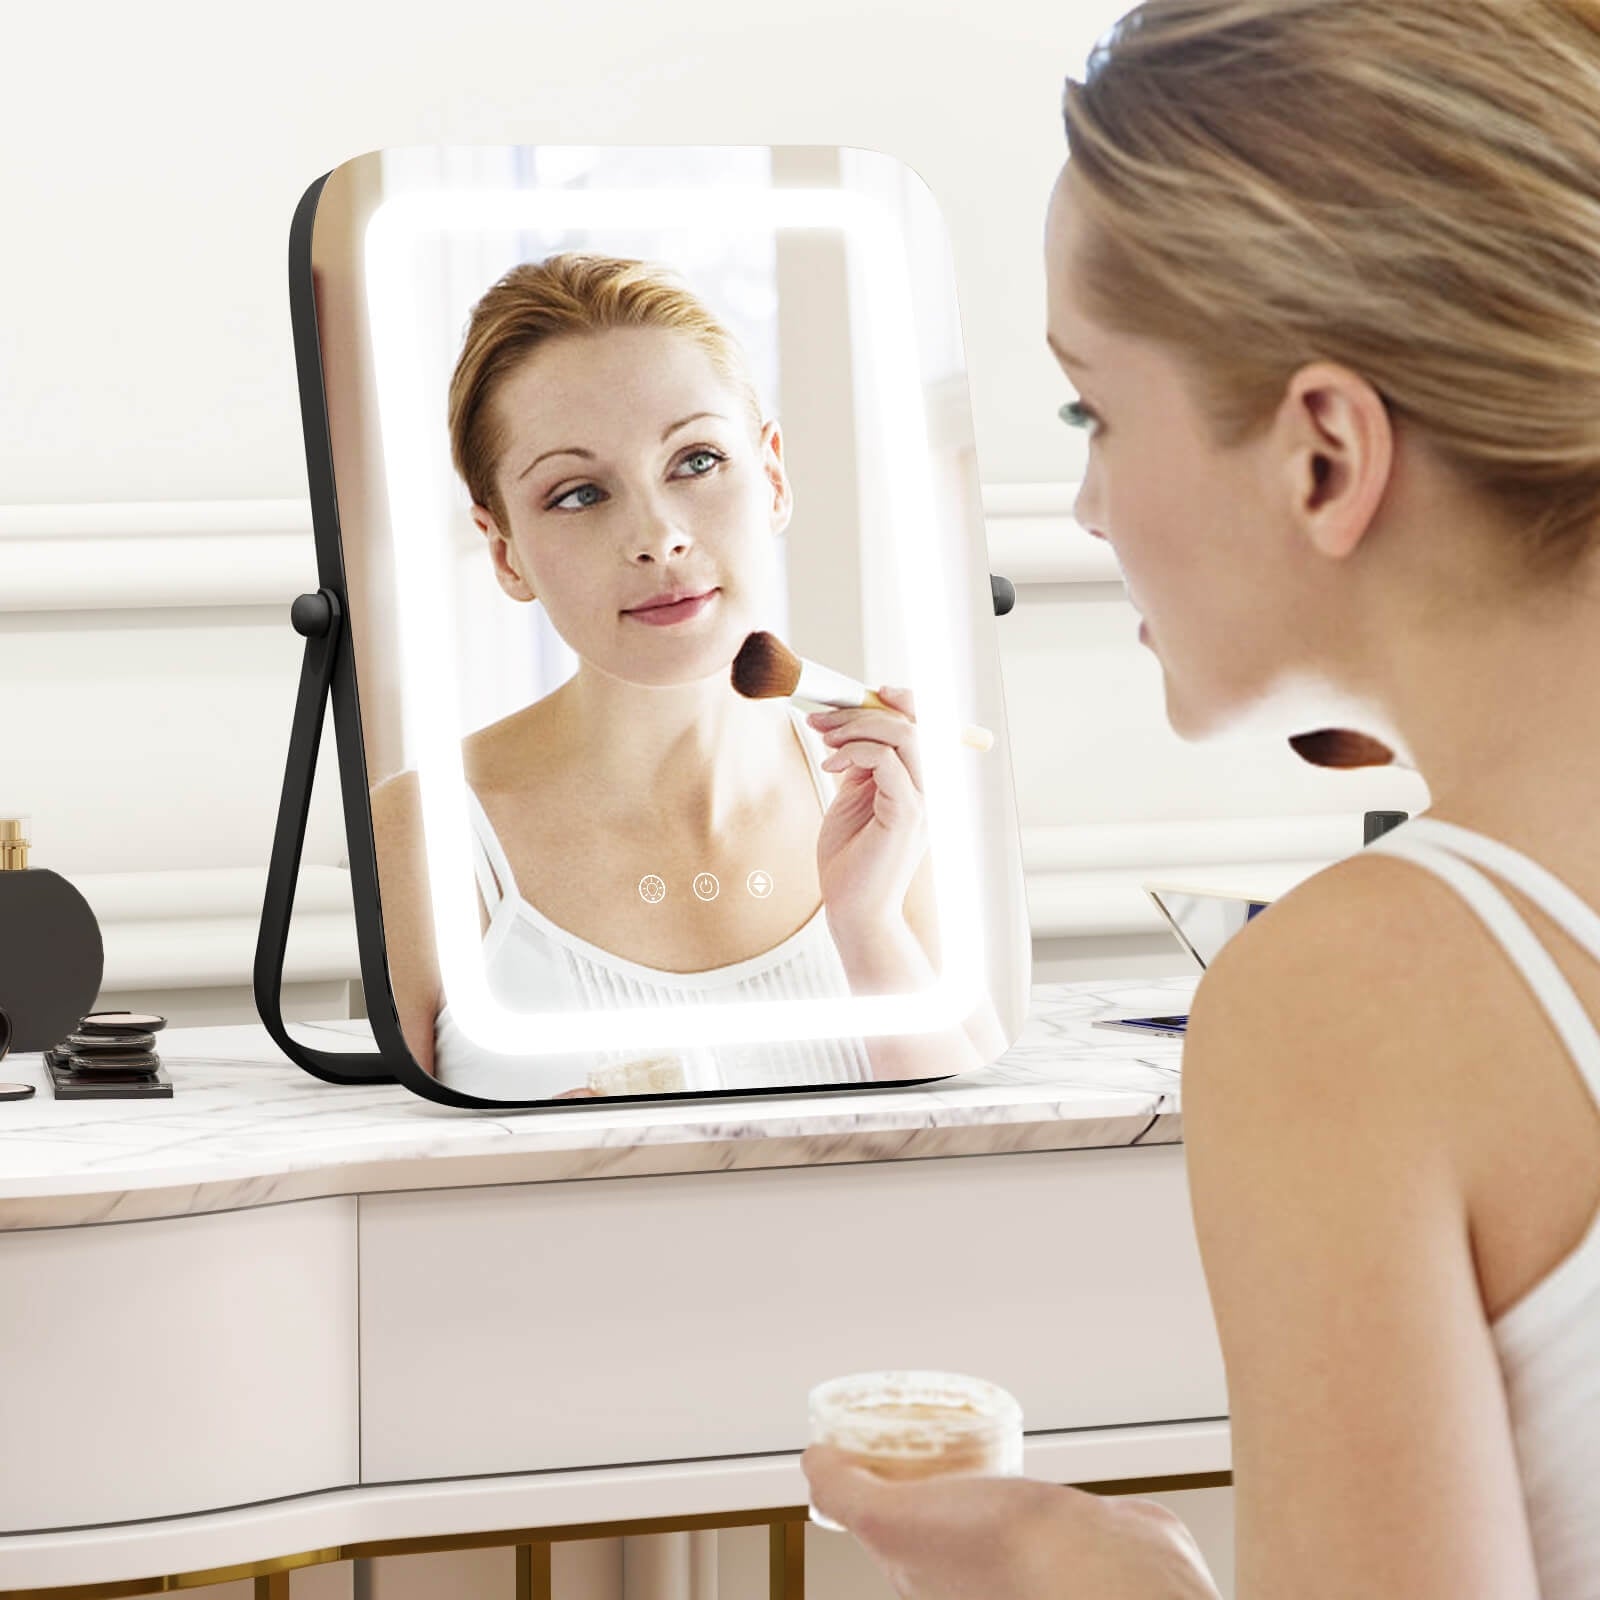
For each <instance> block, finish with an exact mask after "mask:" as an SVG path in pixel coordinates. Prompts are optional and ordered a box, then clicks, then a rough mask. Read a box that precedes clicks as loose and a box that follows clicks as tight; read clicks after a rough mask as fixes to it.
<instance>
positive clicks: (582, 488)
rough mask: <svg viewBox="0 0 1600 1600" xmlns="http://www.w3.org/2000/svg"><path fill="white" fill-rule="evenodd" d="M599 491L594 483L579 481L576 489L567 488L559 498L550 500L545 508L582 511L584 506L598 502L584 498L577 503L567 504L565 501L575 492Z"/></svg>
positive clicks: (595, 492)
mask: <svg viewBox="0 0 1600 1600" xmlns="http://www.w3.org/2000/svg"><path fill="white" fill-rule="evenodd" d="M599 493H600V489H599V488H598V487H597V486H596V485H595V484H592V483H580V484H579V485H578V487H577V488H576V489H568V490H567V492H566V493H565V494H564V495H562V496H561V498H560V499H559V500H552V501H551V502H550V504H549V505H548V506H547V507H546V508H545V509H546V510H547V511H563V510H564V511H582V510H583V508H584V507H585V506H594V505H599V503H600V502H599V501H598V500H585V501H583V502H581V503H580V504H579V505H575V506H569V505H568V504H567V501H569V500H570V499H571V498H572V497H573V496H574V495H575V494H596V495H598V494H599Z"/></svg>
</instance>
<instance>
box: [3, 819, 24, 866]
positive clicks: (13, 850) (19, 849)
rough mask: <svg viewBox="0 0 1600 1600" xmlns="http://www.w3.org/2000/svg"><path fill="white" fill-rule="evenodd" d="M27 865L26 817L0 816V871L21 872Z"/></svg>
mask: <svg viewBox="0 0 1600 1600" xmlns="http://www.w3.org/2000/svg"><path fill="white" fill-rule="evenodd" d="M27 865H28V819H27V818H26V817H0V872H21V871H23V870H25V869H26V867H27Z"/></svg>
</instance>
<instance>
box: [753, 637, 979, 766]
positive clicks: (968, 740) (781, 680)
mask: <svg viewBox="0 0 1600 1600" xmlns="http://www.w3.org/2000/svg"><path fill="white" fill-rule="evenodd" d="M733 687H734V688H735V689H736V690H737V691H738V692H739V693H740V694H742V695H743V696H744V697H745V699H746V700H797V701H800V702H802V703H804V704H806V705H811V706H815V707H816V708H817V709H818V710H819V711H823V710H833V711H839V710H847V709H849V708H851V707H853V706H881V705H885V704H886V702H885V701H883V700H880V699H879V698H878V696H877V695H875V694H874V693H873V692H872V690H870V689H868V688H867V687H866V686H865V685H864V684H859V683H857V682H856V680H855V679H854V678H848V677H846V676H845V675H844V673H842V672H835V671H834V670H833V669H832V668H831V667H822V666H818V665H817V663H816V662H815V661H807V660H806V658H805V657H804V656H797V655H796V654H795V653H794V651H793V650H791V649H790V648H789V647H788V645H786V644H785V643H784V642H783V640H782V639H780V638H779V637H778V636H777V634H775V633H752V634H750V635H748V636H747V637H746V639H745V641H744V643H743V644H742V645H740V646H739V653H738V655H736V656H735V657H734V658H733ZM889 709H891V710H892V709H893V707H890V708H889ZM961 742H962V744H964V745H969V746H971V748H972V749H974V750H987V749H988V748H989V747H990V746H991V745H992V744H993V743H994V735H993V734H992V733H990V732H989V730H988V729H987V728H978V727H967V728H963V729H962V730H961Z"/></svg>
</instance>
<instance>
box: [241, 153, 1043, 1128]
mask: <svg viewBox="0 0 1600 1600" xmlns="http://www.w3.org/2000/svg"><path fill="white" fill-rule="evenodd" d="M290 288H291V305H292V311H293V321H294V336H295V348H296V359H297V364H298V369H299V376H300V390H301V406H302V412H303V416H304V422H305V434H306V444H307V462H308V469H309V477H310V484H311V497H312V510H313V519H314V523H315V530H316V544H317V559H318V570H319V581H320V588H319V590H318V591H317V593H316V594H314V595H313V594H308V595H303V596H301V598H300V599H299V600H298V601H297V602H296V603H295V608H294V612H293V622H294V626H295V627H296V628H297V629H298V630H299V631H300V632H301V633H302V634H304V635H305V637H306V640H307V644H306V657H305V668H304V672H303V676H302V683H301V694H300V701H299V705H298V707H297V713H296V718H295V725H294V730H293V734H292V736H291V749H290V758H289V766H288V772H287V775H286V779H285V788H284V797H283V804H282V808H281V811H280V819H279V829H278V838H277V840H276V843H275V849H274V855H273V863H272V869H271V874H270V881H269V889H268V895H267V901H266V905H265V907H264V913H263V923H262V937H261V943H260V946H259V948H258V952H257V965H256V996H257V1005H258V1008H259V1009H260V1011H261V1014H262V1018H263V1021H264V1022H265V1023H266V1025H267V1026H268V1028H269V1029H270V1030H272V1032H273V1034H274V1037H275V1038H276V1039H277V1041H278V1043H279V1044H280V1045H281V1046H282V1047H283V1049H284V1050H285V1051H286V1052H287V1053H288V1054H289V1055H290V1056H291V1058H292V1059H295V1060H296V1061H298V1062H300V1063H301V1064H302V1065H303V1066H305V1067H306V1068H307V1070H309V1071H311V1072H313V1073H316V1074H317V1075H318V1076H321V1077H325V1078H328V1079H330V1080H332V1081H337V1082H352V1081H370V1080H372V1079H394V1080H397V1081H399V1082H402V1083H405V1084H407V1085H408V1086H409V1087H411V1088H413V1089H415V1090H417V1091H418V1092H419V1093H422V1094H425V1095H428V1096H429V1097H430V1098H433V1099H437V1100H443V1101H447V1102H450V1103H454V1104H461V1105H507V1104H512V1105H534V1104H547V1103H552V1102H557V1101H575V1102H581V1103H589V1104H593V1103H595V1100H596V1098H602V1099H603V1098H609V1097H612V1096H618V1095H621V1096H637V1095H649V1096H674V1095H676V1096H682V1095H705V1094H713V1095H715V1094H724V1095H725V1094H747V1093H771V1092H797V1091H805V1090H818V1089H828V1090H830V1091H837V1090H838V1089H840V1088H843V1087H850V1086H862V1087H871V1086H873V1085H879V1086H881V1085H882V1084H884V1083H886V1082H887V1083H907V1082H921V1081H927V1080H930V1079H934V1078H939V1077H944V1076H948V1075H950V1074H952V1073H954V1072H958V1071H961V1070H965V1069H968V1068H973V1067H977V1066H980V1065H983V1064H986V1063H987V1062H988V1061H991V1060H993V1059H994V1058H995V1057H996V1056H997V1055H999V1054H1000V1053H1001V1052H1002V1051H1003V1050H1004V1049H1005V1048H1006V1046H1007V1045H1008V1044H1009V1043H1010V1041H1011V1040H1012V1039H1014V1038H1015V1037H1016V1034H1017V1033H1018V1031H1019V1030H1020V1028H1021V1024H1022V1019H1023V1016H1024V1013H1025V1010H1026V1003H1027V991H1028V979H1029V968H1030V942H1029V935H1028V926H1027V916H1026V906H1025V902H1024V898H1023V887H1022V870H1021V859H1020V849H1019V839H1018V828H1017V816H1016V807H1015V801H1014V797H1013V793H1012V780H1011V767H1010V757H1009V752H1008V748H1007V743H1006V728H1005V711H1004V706H1003V701H1002V692H1001V682H1000V669H999V657H998V647H997V639H996V622H995V613H996V610H998V609H1004V605H1005V602H1004V600H1003V599H1002V595H1003V594H1004V593H1005V591H1006V589H1007V587H1008V586H1006V585H1005V584H1004V582H1003V580H993V581H992V580H991V575H990V573H989V570H988V562H987V553H986V546H985V539H984V528H983V519H982V512H981V504H980V498H979V480H978V472H977V465H976V459H975V453H974V449H973V441H972V431H971V413H970V405H969V400H968V394H967V380H966V373H965V366H964V359H963V355H962V346H961V335H960V325H959V320H958V316H957V310H956V299H955V283H954V272H953V266H952V261H951V256H950V250H949V244H948V239H947V237H946V234H945V230H944V227H943V223H942V221H941V219H940V217H939V215H938V212H937V208H936V206H935V205H934V202H933V200H932V198H931V196H930V195H929V193H928V191H927V189H926V187H925V186H924V185H923V184H922V183H921V181H920V180H919V179H918V178H917V177H916V176H915V175H914V174H913V173H911V172H910V171H909V170H908V169H907V168H906V167H904V166H903V165H902V164H900V163H899V162H896V161H894V160H892V159H890V158H888V157H886V156H882V155H878V154H876V153H873V152H870V151H862V150H853V149H840V148H832V147H765V146H757V147H705V148H691V147H667V148H663V147H602V148H590V147H584V148H577V147H570V146H537V147H515V148H420V149H401V150H386V151H381V152H377V153H374V154H371V155H366V156H362V157H359V158H357V159H355V160H353V161H350V162H347V163H345V164H344V165H343V166H341V167H339V168H338V169H337V170H336V171H334V172H332V173H330V174H329V175H328V176H327V177H326V178H324V179H322V180H319V181H318V182H317V183H316V184H314V185H313V186H312V188H311V189H310V190H309V191H308V192H307V194H306V196H305V198H304V199H303V201H302V202H301V205H300V208H299V210H298V212H297V214H296V217H295V220H294V225H293V229H292V232H291V242H290ZM796 670H798V671H799V672H800V678H799V681H798V684H796V682H795V680H794V674H795V672H796ZM863 690H866V691H869V694H868V703H867V704H865V705H861V704H846V705H843V706H842V707H841V708H840V709H837V710H834V711H824V712H822V713H821V716H820V720H819V719H817V718H814V717H813V716H812V715H811V713H813V712H814V711H816V709H817V707H818V705H819V703H821V702H834V703H838V702H853V701H859V699H860V698H861V692H862V691H863ZM880 690H881V691H882V696H881V699H882V702H883V703H881V704H873V703H871V702H872V699H873V698H874V697H875V696H876V694H877V691H880ZM330 695H331V698H332V701H333V707H334V723H335V742H336V748H337V751H338V759H339V768H340V780H341V791H342V794H343V800H344V812H345V821H346V829H347V836H348V841H349V858H350V870H351V875H352V884H353V890H354V895H355V905H356V919H357V928H358V935H359V942H360V959H361V971H362V978H363V986H364V989H365V996H366V1004H367V1010H368V1015H369V1018H370V1020H371V1026H372V1031H373V1037H374V1041H375V1044H376V1047H377V1048H376V1051H375V1053H361V1054H354V1055H348V1054H343V1053H333V1052H326V1051H319V1050H315V1049H312V1048H310V1047H308V1046H307V1045H305V1044H304V1043H303V1042H302V1041H300V1040H297V1039H293V1038H291V1037H290V1036H289V1034H288V1031H287V1029H286V1028H285V1027H284V1025H283V1022H282V1019H281V1014H280V1011H279V1007H278V986H279V981H280V978H281V972H282V965H283V955H284V946H285V943H286V939H287V927H288V919H289V914H290V910H291V907H292V903H293V894H294V877H295V874H296V872H297V870H298V865H299V855H300V848H301V841H302V839H303V836H304V826H305V808H306V803H307V798H308V795H309V790H310V784H311V777H312V771H313V768H314V764H315V758H316V746H317V737H318V732H319V729H320V724H321V715H322V704H323V701H324V699H325V698H327V697H328V696H330ZM797 696H800V697H804V698H797ZM830 741H831V742H830Z"/></svg>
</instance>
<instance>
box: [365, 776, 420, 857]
mask: <svg viewBox="0 0 1600 1600" xmlns="http://www.w3.org/2000/svg"><path fill="white" fill-rule="evenodd" d="M370 800H371V808H373V834H374V837H376V838H378V842H379V843H382V842H386V840H397V838H408V837H411V835H414V834H416V829H418V821H419V816H421V790H419V787H418V781H416V773H414V771H413V770H410V768H408V770H406V771H403V773H395V774H394V776H392V778H386V779H384V781H382V782H378V784H373V787H371V790H370Z"/></svg>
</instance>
